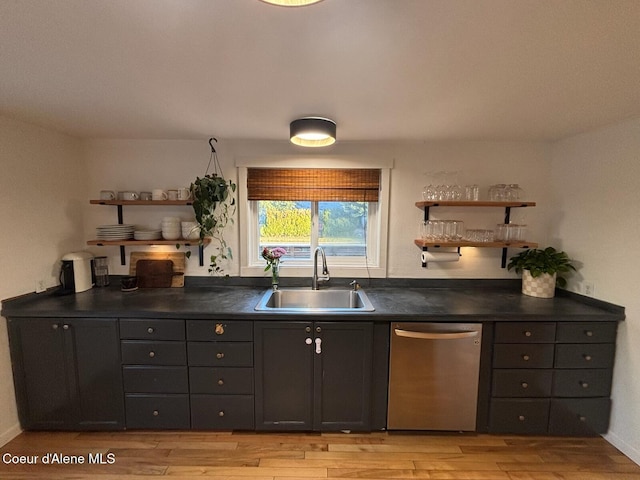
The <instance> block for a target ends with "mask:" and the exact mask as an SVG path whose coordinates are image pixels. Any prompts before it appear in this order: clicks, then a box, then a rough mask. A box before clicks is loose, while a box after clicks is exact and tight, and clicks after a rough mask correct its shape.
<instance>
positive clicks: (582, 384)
mask: <svg viewBox="0 0 640 480" xmlns="http://www.w3.org/2000/svg"><path fill="white" fill-rule="evenodd" d="M580 386H581V387H582V388H589V384H588V383H587V382H580Z"/></svg>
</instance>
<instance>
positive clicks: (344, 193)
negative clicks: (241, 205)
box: [247, 168, 380, 202]
mask: <svg viewBox="0 0 640 480" xmlns="http://www.w3.org/2000/svg"><path fill="white" fill-rule="evenodd" d="M379 191H380V169H377V168H371V169H355V168H354V169H352V168H348V169H338V168H249V169H247V192H248V199H249V200H295V201H302V200H309V201H320V202H377V201H378V193H379Z"/></svg>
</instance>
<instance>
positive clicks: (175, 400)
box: [125, 394, 190, 429]
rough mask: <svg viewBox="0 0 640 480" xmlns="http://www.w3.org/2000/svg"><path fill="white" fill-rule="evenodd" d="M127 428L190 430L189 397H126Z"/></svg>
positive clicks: (130, 395)
mask: <svg viewBox="0 0 640 480" xmlns="http://www.w3.org/2000/svg"><path fill="white" fill-rule="evenodd" d="M125 406H126V412H127V428H152V429H163V428H177V429H188V428H189V426H190V418H189V395H138V394H127V395H125Z"/></svg>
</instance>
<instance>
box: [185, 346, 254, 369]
mask: <svg viewBox="0 0 640 480" xmlns="http://www.w3.org/2000/svg"><path fill="white" fill-rule="evenodd" d="M187 348H188V351H189V365H195V366H216V367H217V366H220V367H253V342H188V346H187Z"/></svg>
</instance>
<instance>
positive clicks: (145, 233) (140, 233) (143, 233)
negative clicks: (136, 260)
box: [133, 230, 162, 240]
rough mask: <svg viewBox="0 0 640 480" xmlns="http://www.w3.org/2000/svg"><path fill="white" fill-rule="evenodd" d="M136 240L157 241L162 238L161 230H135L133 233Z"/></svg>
mask: <svg viewBox="0 0 640 480" xmlns="http://www.w3.org/2000/svg"><path fill="white" fill-rule="evenodd" d="M133 238H134V239H136V240H159V239H161V238H162V230H136V231H135V232H133Z"/></svg>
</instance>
